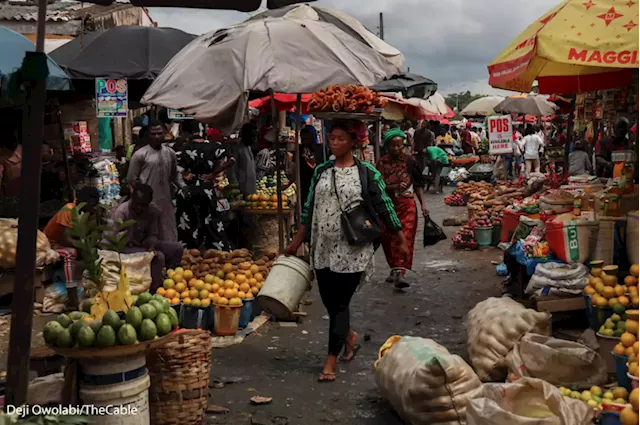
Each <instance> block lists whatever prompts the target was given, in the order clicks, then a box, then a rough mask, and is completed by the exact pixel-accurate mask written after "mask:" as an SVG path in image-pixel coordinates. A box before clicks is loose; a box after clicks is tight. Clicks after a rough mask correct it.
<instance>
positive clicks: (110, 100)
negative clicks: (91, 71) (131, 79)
mask: <svg viewBox="0 0 640 425" xmlns="http://www.w3.org/2000/svg"><path fill="white" fill-rule="evenodd" d="M128 91H129V90H128V87H127V79H126V78H121V79H118V80H115V79H108V78H96V114H97V116H98V117H99V118H113V117H126V116H127V111H128V110H129V96H128Z"/></svg>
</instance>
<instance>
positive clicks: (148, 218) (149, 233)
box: [111, 183, 183, 292]
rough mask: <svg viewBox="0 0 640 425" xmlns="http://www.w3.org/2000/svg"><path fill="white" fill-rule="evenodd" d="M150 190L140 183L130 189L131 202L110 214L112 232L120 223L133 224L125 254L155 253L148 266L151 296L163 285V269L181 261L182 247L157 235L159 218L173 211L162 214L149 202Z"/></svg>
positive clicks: (129, 228) (128, 232)
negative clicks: (130, 222) (133, 221)
mask: <svg viewBox="0 0 640 425" xmlns="http://www.w3.org/2000/svg"><path fill="white" fill-rule="evenodd" d="M152 199H153V189H152V188H151V186H148V185H146V184H143V183H136V184H135V185H134V186H133V187H132V188H131V198H130V199H129V200H128V201H125V202H123V203H121V204H120V205H119V206H118V207H117V208H116V209H115V210H114V211H113V212H112V214H111V218H112V219H113V232H114V233H117V232H119V225H118V222H119V220H122V221H123V222H124V221H127V220H135V224H134V225H132V226H129V227H128V228H127V229H126V231H127V238H128V239H129V242H128V245H127V247H126V248H125V249H124V251H123V252H124V253H127V254H131V253H135V252H147V251H149V252H155V257H154V258H153V261H152V262H151V292H155V290H156V289H158V288H159V287H160V286H161V285H162V281H163V276H162V269H163V268H164V267H176V266H178V265H180V261H181V260H182V251H183V249H182V245H181V244H180V243H178V242H168V241H164V240H163V239H162V235H161V234H160V226H159V221H160V215H161V214H173V211H168V212H167V211H165V212H162V211H160V209H159V208H158V207H157V206H156V204H154V203H153V202H151V200H152Z"/></svg>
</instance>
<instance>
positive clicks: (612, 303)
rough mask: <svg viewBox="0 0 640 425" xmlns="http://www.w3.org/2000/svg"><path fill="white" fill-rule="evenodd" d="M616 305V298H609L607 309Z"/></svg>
mask: <svg viewBox="0 0 640 425" xmlns="http://www.w3.org/2000/svg"><path fill="white" fill-rule="evenodd" d="M616 304H619V302H618V297H613V298H609V307H615V305H616Z"/></svg>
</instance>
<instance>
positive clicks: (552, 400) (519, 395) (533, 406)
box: [467, 378, 594, 425]
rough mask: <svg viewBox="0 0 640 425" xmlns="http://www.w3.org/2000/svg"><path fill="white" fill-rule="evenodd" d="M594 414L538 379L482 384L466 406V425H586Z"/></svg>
mask: <svg viewBox="0 0 640 425" xmlns="http://www.w3.org/2000/svg"><path fill="white" fill-rule="evenodd" d="M593 417H594V411H593V409H592V408H591V407H590V406H589V405H588V404H587V403H585V402H583V401H582V400H578V399H573V398H569V397H563V396H562V394H561V393H560V390H558V389H557V388H556V387H554V386H553V385H551V384H549V383H548V382H545V381H542V380H540V379H533V378H520V379H519V380H518V381H517V382H514V383H510V384H483V385H482V387H481V389H480V391H479V392H478V394H477V395H476V397H475V398H474V399H473V400H471V401H469V405H468V406H467V424H468V425H506V424H509V425H569V424H571V425H590V424H592V423H593Z"/></svg>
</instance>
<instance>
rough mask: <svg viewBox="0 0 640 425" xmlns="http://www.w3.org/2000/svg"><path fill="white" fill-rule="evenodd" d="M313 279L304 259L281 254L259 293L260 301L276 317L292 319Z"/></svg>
mask: <svg viewBox="0 0 640 425" xmlns="http://www.w3.org/2000/svg"><path fill="white" fill-rule="evenodd" d="M312 281H313V271H312V270H311V267H310V266H309V264H307V263H306V262H305V261H304V260H301V259H300V258H298V257H285V256H280V257H278V258H277V259H276V261H275V263H274V264H273V267H272V268H271V271H270V272H269V276H267V280H266V281H265V282H264V286H263V287H262V289H260V292H259V293H258V298H257V299H258V303H259V304H260V307H261V308H262V309H263V310H264V311H266V312H267V313H269V314H271V315H272V316H274V317H275V318H276V319H280V320H287V319H291V318H292V316H293V312H295V311H298V305H299V304H300V300H301V299H302V296H303V295H304V293H305V292H307V291H308V290H309V289H311V282H312Z"/></svg>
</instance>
